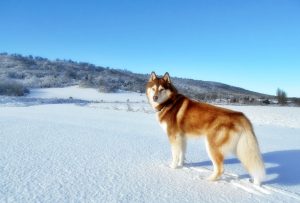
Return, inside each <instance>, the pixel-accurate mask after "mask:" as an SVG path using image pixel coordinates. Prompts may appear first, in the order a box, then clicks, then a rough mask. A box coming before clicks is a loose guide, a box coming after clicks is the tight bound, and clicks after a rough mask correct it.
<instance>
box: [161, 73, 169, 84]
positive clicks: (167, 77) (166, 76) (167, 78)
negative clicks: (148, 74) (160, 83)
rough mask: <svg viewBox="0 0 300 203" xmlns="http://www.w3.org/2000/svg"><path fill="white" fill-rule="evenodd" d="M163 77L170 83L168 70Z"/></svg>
mask: <svg viewBox="0 0 300 203" xmlns="http://www.w3.org/2000/svg"><path fill="white" fill-rule="evenodd" d="M163 79H164V80H165V81H166V82H168V83H171V78H170V75H169V73H168V72H166V73H165V75H164V77H163Z"/></svg>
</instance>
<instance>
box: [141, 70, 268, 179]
mask: <svg viewBox="0 0 300 203" xmlns="http://www.w3.org/2000/svg"><path fill="white" fill-rule="evenodd" d="M146 94H147V97H148V100H149V103H150V104H151V106H152V107H153V108H154V109H155V110H156V111H157V113H156V114H157V118H158V121H159V124H160V125H161V127H162V128H163V129H164V131H165V132H166V133H167V135H168V138H169V141H170V144H171V148H172V163H171V165H170V167H171V168H177V167H180V166H182V165H183V162H184V158H185V151H186V138H188V137H198V136H205V142H206V150H207V153H208V155H209V157H210V159H211V161H212V163H213V166H214V171H213V173H212V175H211V176H210V177H209V178H208V179H209V180H217V179H218V178H219V177H220V176H221V175H222V173H223V171H224V169H223V161H224V156H225V155H227V154H228V153H234V154H235V155H237V157H238V158H239V159H240V161H241V162H242V164H243V165H244V166H245V168H246V169H247V170H248V172H249V173H250V175H251V176H252V178H253V180H254V183H255V184H257V185H260V184H261V181H262V180H263V178H264V176H265V167H264V163H263V160H262V157H261V153H260V150H259V146H258V143H257V139H256V137H255V134H254V131H253V127H252V125H251V123H250V121H249V119H248V118H247V117H246V116H245V115H244V114H243V113H241V112H236V111H232V110H229V109H224V108H220V107H216V106H213V105H210V104H206V103H202V102H197V101H194V100H191V99H189V98H187V97H186V96H184V95H181V94H179V93H178V92H177V90H176V88H175V87H174V86H173V84H172V83H171V79H170V76H169V74H168V73H166V74H165V75H164V76H163V77H162V78H159V77H157V76H156V74H155V73H154V72H152V73H151V76H150V79H149V81H148V83H147V87H146Z"/></svg>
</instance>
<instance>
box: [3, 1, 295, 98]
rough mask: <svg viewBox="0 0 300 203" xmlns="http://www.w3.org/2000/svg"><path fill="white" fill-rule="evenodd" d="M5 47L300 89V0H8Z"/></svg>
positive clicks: (249, 85)
mask: <svg viewBox="0 0 300 203" xmlns="http://www.w3.org/2000/svg"><path fill="white" fill-rule="evenodd" d="M0 52H8V53H20V54H23V55H29V54H31V55H35V56H42V57H47V58H50V59H56V58H60V59H72V60H75V61H85V62H90V63H94V64H96V65H101V66H105V67H106V66H109V67H112V68H121V69H127V70H130V71H133V72H138V73H150V72H151V71H152V70H154V71H156V72H157V73H158V74H163V73H164V72H166V71H168V72H169V73H170V74H171V76H172V75H173V76H178V77H185V78H193V79H201V80H208V81H218V82H223V83H226V84H230V85H234V86H239V87H243V88H246V89H249V90H253V91H258V92H262V93H268V94H275V92H276V89H277V88H278V87H279V88H282V89H284V90H285V91H286V92H287V94H288V96H298V97H300V79H299V78H300V77H299V76H300V1H298V0H251V1H250V0H249V1H246V0H227V1H223V0H219V1H217V0H195V1H189V0H186V1H184V0H181V1H177V0H161V1H158V0H157V1H154V0H149V1H146V0H144V1H143V0H131V1H127V0H118V1H117V0H106V1H100V0H99V1H93V0H85V1H84V0H81V1H79V0H69V1H68V0H65V1H59V0H57V1H55V0H51V1H50V0H43V1H41V0H35V1H33V0H10V1H0Z"/></svg>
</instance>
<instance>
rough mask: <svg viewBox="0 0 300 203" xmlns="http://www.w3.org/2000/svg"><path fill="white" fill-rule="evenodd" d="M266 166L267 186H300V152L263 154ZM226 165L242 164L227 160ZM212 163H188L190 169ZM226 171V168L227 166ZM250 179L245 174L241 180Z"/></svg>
mask: <svg viewBox="0 0 300 203" xmlns="http://www.w3.org/2000/svg"><path fill="white" fill-rule="evenodd" d="M262 156H263V159H264V162H265V164H266V172H267V180H266V181H265V182H264V183H266V184H273V183H277V184H281V185H298V184H300V175H299V173H300V150H287V151H275V152H268V153H264V154H262ZM224 163H225V164H236V163H240V161H239V160H238V159H235V158H234V159H227V160H225V162H224ZM210 165H211V162H210V161H204V162H198V163H188V164H187V166H188V167H189V166H190V167H201V166H210ZM225 170H226V166H225ZM244 177H249V175H248V174H243V175H241V176H240V178H244Z"/></svg>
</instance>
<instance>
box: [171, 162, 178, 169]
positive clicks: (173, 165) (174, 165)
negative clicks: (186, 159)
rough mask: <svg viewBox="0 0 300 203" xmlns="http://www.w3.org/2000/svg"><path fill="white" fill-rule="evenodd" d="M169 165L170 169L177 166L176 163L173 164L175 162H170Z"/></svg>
mask: <svg viewBox="0 0 300 203" xmlns="http://www.w3.org/2000/svg"><path fill="white" fill-rule="evenodd" d="M169 166H170V168H171V169H176V168H177V164H175V163H171V164H170V165H169Z"/></svg>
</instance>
